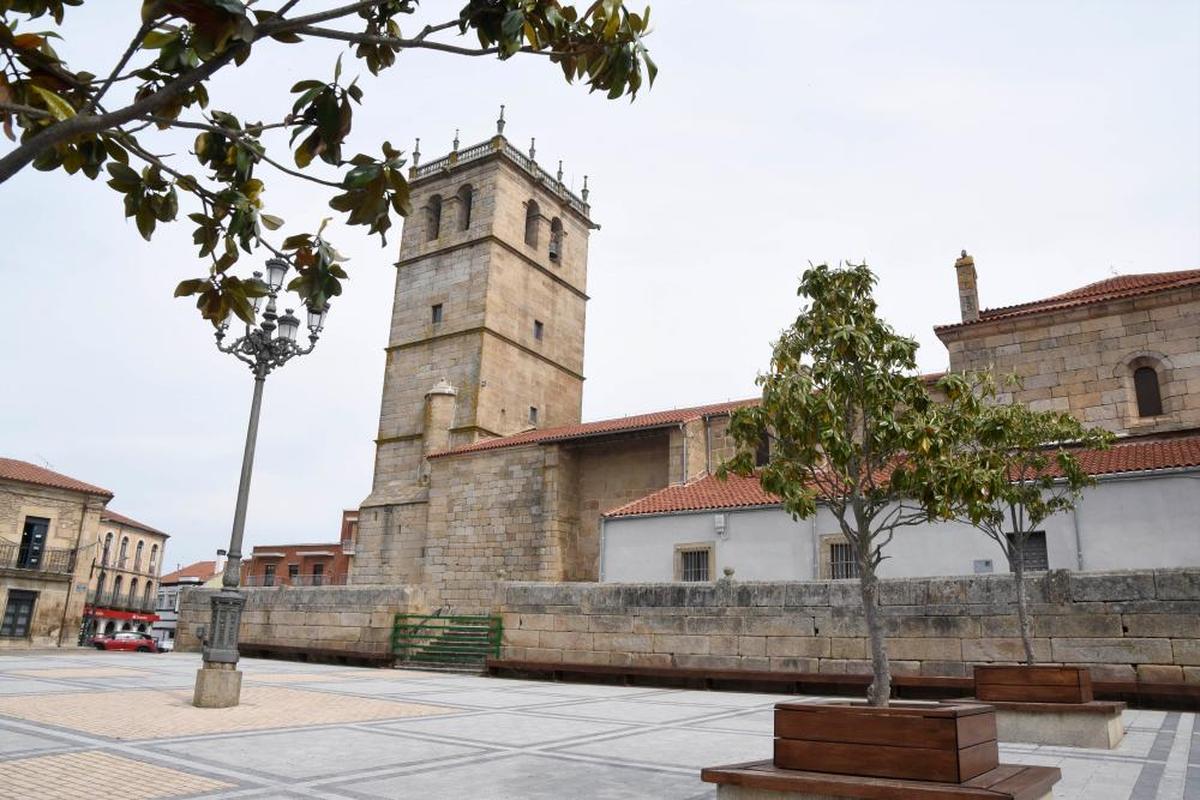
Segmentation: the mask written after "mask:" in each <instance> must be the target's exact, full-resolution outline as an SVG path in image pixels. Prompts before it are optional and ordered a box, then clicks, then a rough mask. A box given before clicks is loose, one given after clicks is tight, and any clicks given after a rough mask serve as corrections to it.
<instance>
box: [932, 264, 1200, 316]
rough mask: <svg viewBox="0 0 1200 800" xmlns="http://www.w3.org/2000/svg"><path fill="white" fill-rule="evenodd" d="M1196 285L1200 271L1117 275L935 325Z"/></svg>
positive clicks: (1100, 301) (1040, 310)
mask: <svg viewBox="0 0 1200 800" xmlns="http://www.w3.org/2000/svg"><path fill="white" fill-rule="evenodd" d="M1194 283H1200V269H1190V270H1171V271H1167V272H1142V273H1134V274H1130V275H1114V276H1112V277H1109V278H1104V279H1103V280H1099V281H1094V282H1092V283H1089V284H1085V285H1084V286H1080V287H1078V288H1076V289H1071V290H1068V291H1066V292H1061V293H1059V294H1056V295H1051V296H1050V297H1043V298H1041V299H1038V300H1029V301H1026V302H1024V303H1014V304H1012V305H1007V306H995V307H993V308H985V309H983V310H982V311H980V312H979V318H978V319H974V320H965V321H962V322H951V323H947V324H945V325H935V326H934V331H941V330H953V329H956V328H962V327H966V326H970V325H977V324H979V323H983V322H994V321H996V320H1002V319H1009V318H1012V317H1020V316H1025V315H1032V314H1037V313H1041V312H1048V311H1057V310H1061V309H1064V308H1075V307H1079V306H1085V305H1090V304H1092V303H1103V302H1107V301H1109V300H1121V299H1124V298H1128V297H1136V296H1138V295H1146V294H1154V293H1155V292H1160V291H1166V290H1170V289H1176V288H1182V287H1185V286H1189V285H1192V284H1194Z"/></svg>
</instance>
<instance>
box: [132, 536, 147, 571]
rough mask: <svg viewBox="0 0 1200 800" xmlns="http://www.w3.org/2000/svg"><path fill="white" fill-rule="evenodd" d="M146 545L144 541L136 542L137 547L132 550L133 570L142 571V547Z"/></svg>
mask: <svg viewBox="0 0 1200 800" xmlns="http://www.w3.org/2000/svg"><path fill="white" fill-rule="evenodd" d="M145 546H146V543H145V542H138V546H137V549H136V550H134V551H133V571H134V572H141V571H142V548H143V547H145Z"/></svg>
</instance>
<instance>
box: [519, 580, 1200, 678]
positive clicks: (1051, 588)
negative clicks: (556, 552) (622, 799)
mask: <svg viewBox="0 0 1200 800" xmlns="http://www.w3.org/2000/svg"><path fill="white" fill-rule="evenodd" d="M1029 584H1030V587H1029V591H1030V598H1031V602H1032V610H1033V613H1034V618H1035V622H1034V628H1035V641H1034V649H1035V652H1036V654H1037V657H1038V658H1039V660H1041V661H1043V662H1048V663H1059V664H1084V665H1087V666H1089V667H1091V668H1092V673H1093V676H1094V677H1095V678H1096V679H1098V680H1135V679H1136V680H1140V681H1148V682H1172V683H1180V682H1189V683H1200V570H1154V571H1150V570H1146V571H1130V572H1109V573H1071V572H1067V571H1055V572H1049V573H1045V574H1043V575H1041V576H1038V577H1035V578H1032V579H1030V580H1029ZM858 591H859V589H858V584H857V583H855V582H851V581H822V582H810V583H742V582H733V581H719V582H717V583H715V584H711V583H709V584H698V585H689V584H679V583H667V584H594V583H593V584H585V583H574V584H537V583H509V584H506V585H505V586H504V587H503V591H502V595H501V596H502V597H503V615H504V652H503V657H505V658H511V659H520V660H532V661H545V662H565V663H588V664H615V665H644V666H658V667H666V666H677V667H695V668H706V669H752V670H789V671H790V670H795V671H802V672H828V673H848V672H869V671H870V664H869V661H867V649H866V639H865V638H864V637H865V634H866V630H865V625H864V623H863V617H862V613H861V611H860V610H859V603H860V601H859V594H858ZM1014 591H1015V586H1014V582H1013V580H1012V579H1011V577H1009V576H990V575H989V576H969V577H956V578H915V579H902V580H886V581H883V582H882V592H881V594H882V603H883V607H884V613H885V616H886V619H887V624H888V631H889V639H888V652H889V655H890V657H891V659H892V669H893V670H894V671H895V673H896V674H920V675H951V676H966V675H970V674H971V666H972V665H973V664H976V663H993V662H1009V663H1011V662H1017V661H1020V660H1021V659H1022V658H1023V651H1022V646H1021V640H1020V636H1019V633H1018V629H1017V618H1016V614H1015V608H1014V606H1013V601H1014V598H1015V595H1014Z"/></svg>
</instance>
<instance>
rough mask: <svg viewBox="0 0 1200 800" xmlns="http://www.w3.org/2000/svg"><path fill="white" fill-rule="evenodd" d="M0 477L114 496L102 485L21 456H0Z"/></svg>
mask: <svg viewBox="0 0 1200 800" xmlns="http://www.w3.org/2000/svg"><path fill="white" fill-rule="evenodd" d="M0 479H3V480H10V481H17V482H19V483H31V484H33V485H35V486H48V487H50V488H52V489H64V490H66V491H71V492H84V493H86V494H98V495H102V496H107V497H110V498H111V497H112V496H113V493H112V492H110V491H109V490H108V489H105V488H103V487H101V486H96V485H95V484H91V483H87V482H86V481H81V480H79V479H78V478H72V477H71V476H70V475H64V474H63V473H61V472H55V471H54V470H52V469H47V468H46V467H39V466H38V465H37V464H31V463H29V462H28V461H22V460H21V459H19V458H7V457H3V456H0Z"/></svg>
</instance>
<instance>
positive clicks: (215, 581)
mask: <svg viewBox="0 0 1200 800" xmlns="http://www.w3.org/2000/svg"><path fill="white" fill-rule="evenodd" d="M221 570H222V566H221V562H219V561H197V562H196V563H195V564H188V565H187V566H186V567H180V568H178V569H176V570H175V571H174V572H169V573H167V574H166V575H163V576H162V577H161V578H159V581H158V595H157V598H156V603H155V607H154V614H155V617H157V619H155V621H154V624H153V631H154V638H155V639H157V640H158V641H159V642H170V643H173V642H174V641H175V631H176V628H177V623H178V621H179V595H180V594H181V593H182V592H183V590H184V589H186V588H189V587H191V588H195V587H203V586H211V587H218V586H220V585H221Z"/></svg>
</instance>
